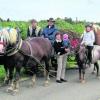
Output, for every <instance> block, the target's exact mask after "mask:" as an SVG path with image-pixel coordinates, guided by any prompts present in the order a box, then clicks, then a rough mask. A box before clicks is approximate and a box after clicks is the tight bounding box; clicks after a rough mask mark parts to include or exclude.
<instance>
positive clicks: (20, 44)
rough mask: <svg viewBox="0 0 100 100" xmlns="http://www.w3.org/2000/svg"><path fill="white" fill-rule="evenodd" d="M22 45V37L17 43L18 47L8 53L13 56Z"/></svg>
mask: <svg viewBox="0 0 100 100" xmlns="http://www.w3.org/2000/svg"><path fill="white" fill-rule="evenodd" d="M21 46H22V39H20V41H19V42H18V44H17V45H16V48H12V49H10V50H8V51H7V53H6V55H7V56H12V55H14V54H16V53H17V52H18V51H19V50H20V48H21Z"/></svg>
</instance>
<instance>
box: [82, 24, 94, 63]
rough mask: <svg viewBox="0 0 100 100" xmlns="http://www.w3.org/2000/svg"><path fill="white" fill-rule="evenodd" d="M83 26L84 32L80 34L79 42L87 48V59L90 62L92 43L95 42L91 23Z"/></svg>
mask: <svg viewBox="0 0 100 100" xmlns="http://www.w3.org/2000/svg"><path fill="white" fill-rule="evenodd" d="M85 27H86V31H85V32H84V34H83V36H82V42H81V44H82V45H83V44H84V45H86V48H87V49H88V60H89V63H91V61H92V50H93V44H94V42H95V34H94V32H93V30H92V26H91V25H86V26H85Z"/></svg>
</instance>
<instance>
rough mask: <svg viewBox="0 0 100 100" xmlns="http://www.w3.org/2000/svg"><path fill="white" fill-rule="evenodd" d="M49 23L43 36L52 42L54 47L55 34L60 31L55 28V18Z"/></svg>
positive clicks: (50, 19)
mask: <svg viewBox="0 0 100 100" xmlns="http://www.w3.org/2000/svg"><path fill="white" fill-rule="evenodd" d="M47 22H48V25H47V26H46V27H45V28H44V29H43V32H42V36H43V37H44V38H48V39H49V40H50V41H51V44H52V45H53V43H54V40H55V34H56V32H57V31H58V29H57V28H56V27H55V20H54V19H53V18H49V20H47Z"/></svg>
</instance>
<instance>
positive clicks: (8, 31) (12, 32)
mask: <svg viewBox="0 0 100 100" xmlns="http://www.w3.org/2000/svg"><path fill="white" fill-rule="evenodd" d="M17 35H18V34H17V30H16V29H14V28H2V29H1V30H0V37H3V40H4V41H5V42H9V43H10V44H13V43H16V41H17Z"/></svg>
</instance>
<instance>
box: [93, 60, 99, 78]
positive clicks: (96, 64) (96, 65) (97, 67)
mask: <svg viewBox="0 0 100 100" xmlns="http://www.w3.org/2000/svg"><path fill="white" fill-rule="evenodd" d="M94 65H95V67H96V69H97V77H99V65H98V63H97V62H96V63H94Z"/></svg>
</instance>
